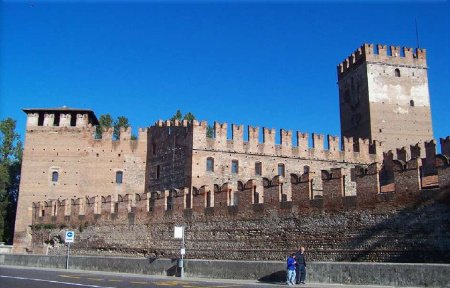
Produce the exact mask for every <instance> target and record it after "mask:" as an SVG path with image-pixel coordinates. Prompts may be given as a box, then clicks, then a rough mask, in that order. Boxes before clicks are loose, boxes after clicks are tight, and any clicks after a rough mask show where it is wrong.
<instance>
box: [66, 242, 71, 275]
mask: <svg viewBox="0 0 450 288" xmlns="http://www.w3.org/2000/svg"><path fill="white" fill-rule="evenodd" d="M69 251H70V242H69V243H67V258H66V269H67V270H68V269H69V254H70V252H69Z"/></svg>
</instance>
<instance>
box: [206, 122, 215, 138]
mask: <svg viewBox="0 0 450 288" xmlns="http://www.w3.org/2000/svg"><path fill="white" fill-rule="evenodd" d="M206 137H208V138H214V127H213V126H211V125H208V127H206Z"/></svg>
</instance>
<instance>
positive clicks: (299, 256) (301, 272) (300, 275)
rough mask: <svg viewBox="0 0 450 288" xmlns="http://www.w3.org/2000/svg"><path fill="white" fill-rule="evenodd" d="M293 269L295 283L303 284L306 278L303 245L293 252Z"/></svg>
mask: <svg viewBox="0 0 450 288" xmlns="http://www.w3.org/2000/svg"><path fill="white" fill-rule="evenodd" d="M295 260H296V264H295V268H296V269H295V270H296V276H297V277H296V282H295V283H296V284H305V278H306V257H305V247H303V246H302V247H300V250H298V251H297V253H295Z"/></svg>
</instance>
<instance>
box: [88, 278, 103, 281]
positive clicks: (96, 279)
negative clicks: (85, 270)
mask: <svg viewBox="0 0 450 288" xmlns="http://www.w3.org/2000/svg"><path fill="white" fill-rule="evenodd" d="M86 279H88V280H94V281H103V280H105V279H102V278H86Z"/></svg>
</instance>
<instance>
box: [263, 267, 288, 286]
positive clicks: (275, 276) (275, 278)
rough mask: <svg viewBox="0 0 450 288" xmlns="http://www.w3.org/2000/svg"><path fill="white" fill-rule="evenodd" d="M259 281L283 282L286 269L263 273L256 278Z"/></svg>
mask: <svg viewBox="0 0 450 288" xmlns="http://www.w3.org/2000/svg"><path fill="white" fill-rule="evenodd" d="M258 281H260V282H264V283H273V284H279V282H285V281H286V270H281V271H277V272H274V273H272V274H269V275H265V276H263V277H261V278H259V279H258Z"/></svg>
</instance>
